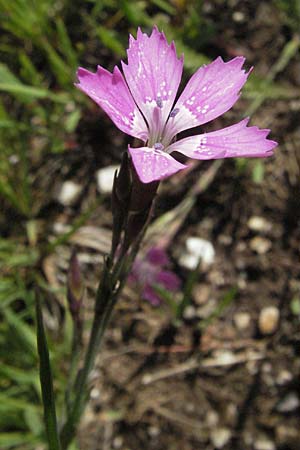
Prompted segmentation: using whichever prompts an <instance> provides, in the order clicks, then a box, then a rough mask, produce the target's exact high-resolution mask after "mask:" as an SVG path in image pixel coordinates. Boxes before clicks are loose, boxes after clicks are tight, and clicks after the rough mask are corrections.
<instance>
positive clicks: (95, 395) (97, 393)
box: [90, 388, 100, 400]
mask: <svg viewBox="0 0 300 450" xmlns="http://www.w3.org/2000/svg"><path fill="white" fill-rule="evenodd" d="M90 397H91V398H92V399H93V400H96V399H98V398H99V397H100V391H99V389H97V388H93V389H92V390H91V392H90Z"/></svg>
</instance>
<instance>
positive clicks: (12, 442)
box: [0, 433, 34, 450]
mask: <svg viewBox="0 0 300 450" xmlns="http://www.w3.org/2000/svg"><path fill="white" fill-rule="evenodd" d="M33 441H34V439H33V436H32V434H31V433H0V448H1V449H2V450H4V449H5V448H11V447H15V446H17V445H21V444H22V445H24V444H28V443H30V444H34V442H33ZM22 448H23V447H22Z"/></svg>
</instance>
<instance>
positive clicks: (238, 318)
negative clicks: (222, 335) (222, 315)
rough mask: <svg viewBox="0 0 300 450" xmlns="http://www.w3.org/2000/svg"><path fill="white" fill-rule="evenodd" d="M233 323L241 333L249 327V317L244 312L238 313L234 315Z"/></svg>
mask: <svg viewBox="0 0 300 450" xmlns="http://www.w3.org/2000/svg"><path fill="white" fill-rule="evenodd" d="M233 321H234V324H235V326H236V328H237V329H238V330H240V331H243V330H246V329H247V328H248V327H249V325H250V322H251V316H250V314H248V313H246V312H239V313H236V314H235V315H234V317H233Z"/></svg>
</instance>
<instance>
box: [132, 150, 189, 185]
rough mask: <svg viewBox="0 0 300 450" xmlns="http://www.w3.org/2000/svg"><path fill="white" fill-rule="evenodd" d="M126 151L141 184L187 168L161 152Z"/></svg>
mask: <svg viewBox="0 0 300 450" xmlns="http://www.w3.org/2000/svg"><path fill="white" fill-rule="evenodd" d="M128 150H129V153H130V155H131V158H132V162H133V165H134V167H135V170H136V172H137V174H138V177H139V179H140V180H141V182H142V183H151V181H156V180H162V179H163V178H166V177H169V176H170V175H173V174H174V173H176V172H178V171H179V170H182V169H185V168H186V167H187V166H186V165H184V164H181V163H180V162H178V161H176V159H174V158H173V157H172V156H171V155H168V153H165V152H164V151H162V150H157V149H155V148H149V147H141V148H131V147H128Z"/></svg>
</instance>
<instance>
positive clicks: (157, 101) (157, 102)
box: [156, 97, 163, 108]
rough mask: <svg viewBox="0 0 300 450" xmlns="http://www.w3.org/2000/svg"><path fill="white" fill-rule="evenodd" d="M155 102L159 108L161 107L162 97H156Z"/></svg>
mask: <svg viewBox="0 0 300 450" xmlns="http://www.w3.org/2000/svg"><path fill="white" fill-rule="evenodd" d="M156 104H157V106H158V107H159V108H162V107H163V102H162V99H161V98H160V97H157V99H156Z"/></svg>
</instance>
